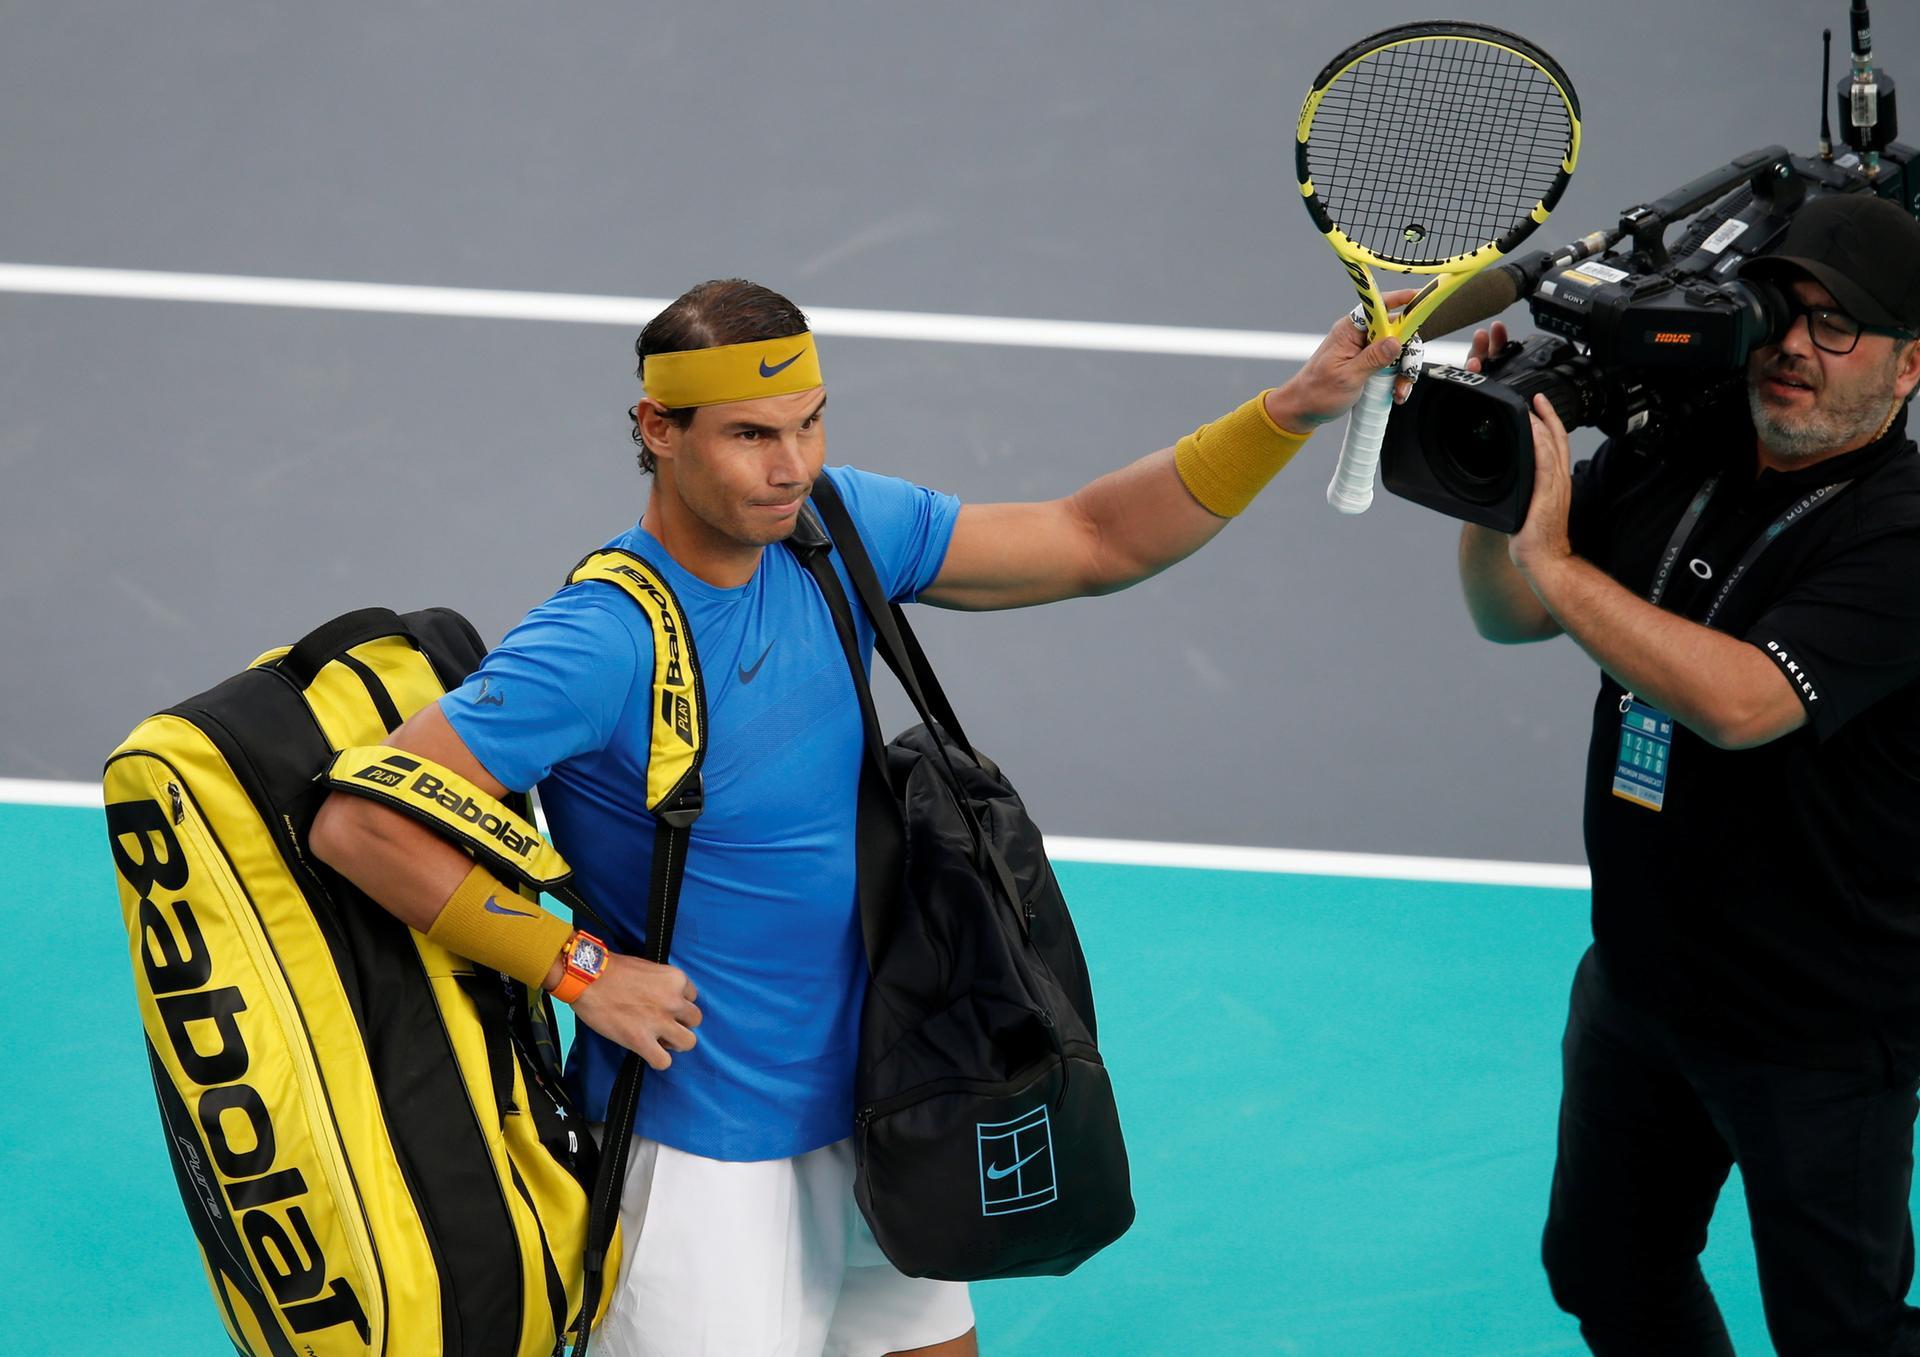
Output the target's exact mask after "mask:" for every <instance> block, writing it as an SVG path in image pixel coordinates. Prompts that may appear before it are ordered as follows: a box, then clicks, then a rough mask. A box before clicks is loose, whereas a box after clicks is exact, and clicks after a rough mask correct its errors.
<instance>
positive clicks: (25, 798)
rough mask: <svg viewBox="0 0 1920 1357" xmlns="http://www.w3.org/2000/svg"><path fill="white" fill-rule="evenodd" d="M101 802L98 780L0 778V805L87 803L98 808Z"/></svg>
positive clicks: (73, 804)
mask: <svg viewBox="0 0 1920 1357" xmlns="http://www.w3.org/2000/svg"><path fill="white" fill-rule="evenodd" d="M105 804H106V802H105V799H104V798H103V797H102V796H101V794H100V786H99V784H98V783H94V782H40V781H37V780H34V779H30V778H21V777H0V805H3V806H87V807H91V808H92V809H94V810H98V809H100V807H101V806H103V805H105Z"/></svg>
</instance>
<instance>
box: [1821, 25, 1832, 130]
mask: <svg viewBox="0 0 1920 1357" xmlns="http://www.w3.org/2000/svg"><path fill="white" fill-rule="evenodd" d="M1832 84H1833V30H1832V29H1831V28H1823V29H1821V30H1820V158H1821V159H1822V160H1832V159H1833V124H1832V123H1831V122H1830V121H1828V119H1827V89H1828V87H1829V86H1831V85H1832Z"/></svg>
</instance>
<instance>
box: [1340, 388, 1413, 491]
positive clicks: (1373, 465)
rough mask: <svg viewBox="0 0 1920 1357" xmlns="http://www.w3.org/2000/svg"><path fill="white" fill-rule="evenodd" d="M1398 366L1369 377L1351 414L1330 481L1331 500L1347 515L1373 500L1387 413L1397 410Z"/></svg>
mask: <svg viewBox="0 0 1920 1357" xmlns="http://www.w3.org/2000/svg"><path fill="white" fill-rule="evenodd" d="M1399 375H1400V369H1399V368H1398V367H1387V368H1382V369H1380V371H1378V372H1376V373H1374V374H1373V376H1371V377H1369V378H1367V385H1366V389H1365V390H1364V391H1362V392H1361V393H1360V400H1359V402H1358V403H1357V404H1356V405H1355V406H1354V407H1353V410H1352V412H1351V413H1350V414H1348V416H1347V438H1346V441H1345V442H1344V443H1342V444H1341V445H1340V461H1339V463H1338V464H1337V465H1335V467H1334V468H1333V480H1332V481H1330V482H1329V483H1328V484H1327V503H1329V504H1331V505H1332V506H1333V507H1334V508H1336V509H1338V510H1339V511H1340V512H1341V513H1343V514H1364V513H1365V512H1366V511H1367V506H1368V505H1369V504H1372V503H1373V478H1374V473H1375V471H1376V470H1378V468H1379V466H1380V444H1381V443H1382V442H1384V441H1385V440H1386V436H1387V416H1388V415H1389V414H1391V413H1392V411H1393V383H1394V379H1395V378H1396V377H1398V376H1399Z"/></svg>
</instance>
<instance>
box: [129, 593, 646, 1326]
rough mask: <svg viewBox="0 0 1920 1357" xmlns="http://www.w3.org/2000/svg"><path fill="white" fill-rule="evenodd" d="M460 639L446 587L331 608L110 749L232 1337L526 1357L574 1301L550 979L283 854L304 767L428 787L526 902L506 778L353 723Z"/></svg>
mask: <svg viewBox="0 0 1920 1357" xmlns="http://www.w3.org/2000/svg"><path fill="white" fill-rule="evenodd" d="M483 651H484V647H483V646H482V644H481V642H480V638H479V637H478V635H476V634H475V632H474V630H473V628H472V627H471V626H470V625H469V624H468V623H467V621H466V620H465V619H464V618H462V617H461V616H460V615H459V614H457V613H453V612H449V611H446V610H444V609H436V610H429V611H425V612H415V613H409V614H407V615H406V616H404V617H400V616H396V615H395V614H393V613H391V612H389V611H387V610H386V609H380V608H376V609H367V610H364V611H361V612H355V613H350V614H348V615H346V616H344V617H341V618H338V619H336V620H335V621H333V622H330V623H328V624H326V625H325V626H322V627H320V628H319V629H317V630H315V631H314V632H312V633H311V634H310V635H308V636H307V637H305V638H304V639H302V640H301V641H300V642H298V643H297V644H295V645H293V646H290V647H284V648H282V649H278V650H273V651H269V652H268V653H267V654H266V655H263V656H261V657H260V659H258V660H256V661H255V662H254V663H253V665H252V666H251V667H250V668H248V669H246V670H245V671H243V672H242V673H240V674H237V675H235V676H234V677H232V678H230V679H228V680H227V681H226V682H224V683H221V684H220V685H219V686H217V687H215V688H213V689H211V690H209V691H207V692H205V693H202V694H200V695H199V696H198V697H194V698H190V699H189V700H187V701H185V702H182V703H181V704H180V705H179V706H177V707H174V708H172V709H171V710H169V711H165V712H162V713H161V714H159V715H158V716H154V717H152V718H150V719H148V720H146V721H144V722H142V723H141V724H140V726H139V727H138V728H137V729H136V730H135V731H134V732H133V734H132V735H130V736H129V737H128V738H127V740H126V741H125V743H123V744H122V745H121V746H120V747H119V748H118V749H117V750H115V751H114V753H113V755H112V757H111V758H110V759H109V760H108V763H107V768H106V775H105V787H106V818H107V835H108V838H109V840H110V841H111V844H112V850H113V859H114V863H115V865H116V866H117V868H118V869H119V877H120V902H121V911H122V914H123V916H124V918H125V921H126V927H127V935H128V940H129V942H130V944H131V951H132V959H133V980H134V989H135V991H136V994H137V996H138V999H139V1005H140V1016H141V1020H142V1024H143V1026H144V1027H145V1032H146V1042H147V1054H148V1058H149V1061H150V1063H151V1065H152V1071H153V1083H154V1090H155V1093H156V1094H157V1095H158V1098H159V1103H160V1120H161V1124H162V1130H163V1132H164V1134H165V1137H166V1145H167V1151H168V1155H169V1157H170V1158H171V1160H172V1163H173V1169H174V1175H175V1177H176V1179H177V1180H178V1183H179V1188H180V1195H181V1198H182V1200H183V1201H184V1202H185V1204H186V1210H187V1216H188V1218H189V1220H190V1221H191V1222H192V1225H193V1230H194V1233H195V1235H196V1236H197V1238H198V1241H199V1245H200V1252H201V1256H202V1261H203V1262H204V1264H205V1268H206V1274H207V1281H208V1284H209V1285H210V1286H211V1287H212V1289H213V1295H214V1299H215V1301H216V1303H217V1304H218V1307H219V1311H220V1315H221V1318H222V1320H223V1321H224V1323H225V1325H226V1330H227V1334H228V1336H229V1337H230V1338H231V1339H232V1340H233V1344H234V1346H235V1347H236V1348H237V1349H239V1351H240V1352H242V1353H244V1354H247V1355H248V1357H365V1355H366V1354H383V1357H429V1355H430V1354H448V1355H449V1357H451V1355H452V1354H460V1355H461V1357H481V1355H485V1357H495V1355H497V1357H546V1355H547V1354H549V1353H551V1352H553V1351H554V1350H555V1348H556V1345H557V1344H558V1343H559V1342H560V1341H561V1340H562V1338H563V1336H564V1335H565V1334H566V1333H567V1332H568V1330H570V1329H574V1330H577V1329H579V1327H580V1312H581V1310H582V1308H583V1305H582V1296H583V1294H586V1291H587V1282H586V1280H585V1277H584V1275H583V1274H584V1272H585V1267H584V1263H583V1258H584V1257H585V1256H586V1253H587V1249H586V1243H587V1234H588V1229H587V1222H588V1214H589V1212H588V1196H589V1186H590V1184H591V1183H592V1181H593V1175H594V1170H595V1167H596V1161H597V1155H596V1152H595V1149H594V1145H593V1142H592V1138H591V1137H590V1136H589V1135H588V1134H587V1132H586V1128H585V1127H584V1126H583V1125H582V1124H581V1122H580V1119H579V1118H578V1117H577V1116H576V1115H575V1113H574V1111H573V1109H572V1108H570V1107H569V1105H568V1103H567V1099H566V1097H565V1095H564V1094H563V1093H562V1091H561V1086H560V1067H559V1059H558V1044H557V1042H556V1040H555V1038H554V1034H553V1012H552V1008H551V1006H550V1004H549V1002H548V1000H547V997H546V996H545V995H544V994H541V993H538V992H529V990H528V988H527V987H526V986H524V985H522V984H520V983H519V982H517V981H513V980H510V979H507V978H506V977H503V976H501V975H500V974H499V973H497V972H495V971H491V970H487V969H484V968H478V967H475V966H474V965H473V964H472V963H470V962H468V961H465V960H463V959H461V958H459V957H456V956H454V955H453V954H452V953H450V952H448V951H446V950H445V949H443V948H441V947H440V946H438V945H437V944H436V943H434V942H432V941H430V940H429V939H428V938H426V937H424V936H423V935H421V934H419V933H416V932H413V931H412V930H411V929H409V928H407V926H406V925H405V924H403V923H401V922H400V921H399V920H398V919H396V918H394V917H393V916H392V915H391V914H389V913H387V911H386V910H384V909H382V908H380V907H379V906H378V905H376V904H374V903H373V902H372V901H371V900H369V899H367V898H366V897H365V896H363V895H362V894H360V892H359V891H357V890H356V889H355V888H354V887H353V886H352V885H350V884H349V883H348V882H346V881H345V880H344V879H342V878H341V877H340V876H338V875H337V874H335V873H334V872H332V871H331V870H329V869H328V868H327V867H325V866H324V865H322V864H321V863H319V862H318V861H317V860H315V859H314V858H313V857H312V856H311V855H310V854H309V853H308V851H307V835H308V831H309V829H310V827H311V825H312V821H313V816H314V813H315V811H316V810H317V809H318V807H319V805H320V803H321V801H322V800H324V799H325V797H326V795H327V794H328V791H329V789H330V787H339V788H342V789H346V788H349V787H359V788H364V789H366V790H367V791H368V792H369V793H385V794H386V795H388V796H389V797H390V798H400V797H402V796H404V795H412V796H415V797H416V798H424V800H426V801H431V802H433V803H434V805H435V806H436V807H437V808H438V810H439V811H440V812H443V813H442V814H441V815H440V820H439V823H438V824H437V826H436V827H437V828H438V829H439V832H441V833H442V834H444V835H445V836H446V837H448V838H450V839H452V840H453V841H455V842H456V843H460V844H461V845H462V846H463V847H465V848H467V849H468V851H469V852H471V853H473V854H474V855H475V856H476V857H479V858H481V859H482V860H483V861H486V862H487V863H488V865H490V866H492V867H494V868H495V869H496V870H497V871H498V872H500V873H501V874H502V875H503V876H505V877H506V879H507V880H509V881H510V882H511V883H513V884H515V885H516V886H517V887H518V888H519V889H521V890H522V891H523V893H525V894H526V895H527V896H528V898H530V899H537V898H538V894H539V891H538V883H539V882H540V881H542V880H543V879H544V880H547V881H550V882H551V881H557V880H559V879H562V878H564V876H565V875H566V872H565V867H564V864H562V863H559V862H558V855H557V854H554V853H553V850H552V849H551V848H550V847H549V846H548V845H547V844H546V843H545V841H544V840H543V839H541V838H540V836H539V834H538V833H537V831H536V830H535V829H534V827H533V826H532V825H531V824H530V823H529V822H528V821H527V820H526V819H525V809H526V807H525V803H524V801H520V802H519V803H518V804H517V805H514V806H508V805H503V804H501V803H500V802H497V801H494V800H493V799H492V798H490V797H487V796H485V794H484V793H480V792H479V791H478V789H475V788H471V787H470V786H468V785H466V784H464V783H463V782H462V780H461V779H459V778H458V777H456V776H455V775H454V774H452V773H451V772H448V771H447V770H444V769H438V768H437V767H436V766H434V765H431V764H428V763H426V762H425V761H423V760H418V759H415V758H413V757H411V756H407V755H402V754H400V752H399V751H397V750H393V749H391V748H387V749H380V748H371V749H370V748H368V747H369V746H379V745H380V744H381V743H382V741H384V740H385V739H386V737H387V734H388V732H390V731H392V730H393V729H394V728H395V727H397V726H398V725H399V724H400V723H401V721H402V720H403V719H404V718H405V717H407V716H409V715H411V714H412V713H413V712H415V711H417V710H419V709H420V708H421V707H423V706H425V705H426V704H428V703H429V702H432V701H434V700H435V699H436V698H438V697H439V696H440V695H441V694H442V693H444V692H446V691H447V690H448V689H450V688H452V687H454V686H457V685H458V684H459V682H460V681H461V680H462V679H463V678H464V677H465V676H466V675H467V674H468V673H469V672H471V671H472V670H473V668H474V667H475V666H476V665H478V663H479V662H480V658H481V655H482V653H483ZM342 751H349V752H348V753H346V754H344V755H342ZM337 756H340V757H342V758H344V760H345V762H342V763H341V764H340V766H339V767H337V768H336V767H335V766H334V765H335V764H336V759H337ZM563 898H564V897H563ZM608 1229H609V1231H610V1230H611V1226H609V1227H608ZM608 1247H610V1248H611V1249H614V1250H617V1248H618V1245H617V1241H614V1242H611V1243H610V1244H609V1246H608ZM616 1256H617V1255H616ZM606 1265H607V1266H608V1267H614V1266H616V1264H615V1263H614V1262H612V1261H609V1262H608V1263H607V1264H606ZM596 1318H597V1312H596ZM582 1338H584V1335H582Z"/></svg>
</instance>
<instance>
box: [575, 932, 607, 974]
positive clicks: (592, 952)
mask: <svg viewBox="0 0 1920 1357" xmlns="http://www.w3.org/2000/svg"><path fill="white" fill-rule="evenodd" d="M567 963H568V964H569V965H570V966H571V967H572V968H573V969H574V970H576V971H579V972H580V973H581V974H582V975H599V974H600V969H601V967H603V966H605V965H606V964H607V949H606V948H604V947H602V946H601V945H600V944H599V943H597V942H595V941H594V940H593V939H592V938H581V939H579V940H578V941H577V942H575V943H574V944H573V955H572V956H570V957H568V958H567Z"/></svg>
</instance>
